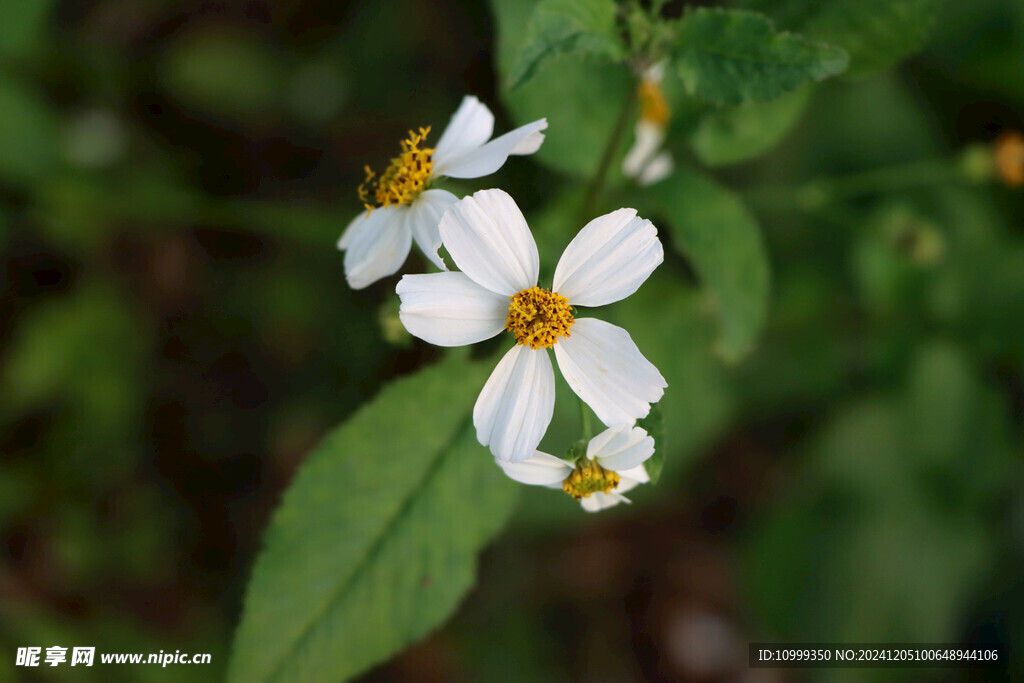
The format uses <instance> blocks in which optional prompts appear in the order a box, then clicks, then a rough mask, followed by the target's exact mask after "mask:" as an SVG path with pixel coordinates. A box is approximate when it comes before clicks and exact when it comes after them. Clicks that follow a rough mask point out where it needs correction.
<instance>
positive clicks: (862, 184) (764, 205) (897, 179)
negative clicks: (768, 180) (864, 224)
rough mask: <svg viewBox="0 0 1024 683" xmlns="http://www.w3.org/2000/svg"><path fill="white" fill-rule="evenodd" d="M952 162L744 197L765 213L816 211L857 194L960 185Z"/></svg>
mask: <svg viewBox="0 0 1024 683" xmlns="http://www.w3.org/2000/svg"><path fill="white" fill-rule="evenodd" d="M966 180H967V179H966V178H965V177H964V175H963V172H962V170H961V169H960V168H959V166H958V164H957V163H955V160H949V159H927V160H924V161H913V162H910V163H906V164H899V165H897V166H888V167H884V168H876V169H871V170H868V171H861V172H859V173H851V174H849V175H846V176H840V177H837V178H826V179H824V180H812V181H810V182H806V183H802V184H800V185H795V186H794V185H790V186H774V187H773V186H764V187H757V188H753V189H752V190H750V191H749V192H748V193H747V197H748V198H749V199H750V201H751V202H752V203H753V204H754V205H755V206H757V207H758V208H760V209H762V210H766V211H790V210H797V211H809V212H811V211H816V210H819V209H821V208H822V207H823V206H826V205H828V204H830V203H832V202H835V201H841V200H844V199H849V198H851V197H857V196H860V195H866V194H874V193H879V192H891V191H893V190H907V189H913V188H918V187H927V186H929V185H941V184H946V183H958V182H964V181H966Z"/></svg>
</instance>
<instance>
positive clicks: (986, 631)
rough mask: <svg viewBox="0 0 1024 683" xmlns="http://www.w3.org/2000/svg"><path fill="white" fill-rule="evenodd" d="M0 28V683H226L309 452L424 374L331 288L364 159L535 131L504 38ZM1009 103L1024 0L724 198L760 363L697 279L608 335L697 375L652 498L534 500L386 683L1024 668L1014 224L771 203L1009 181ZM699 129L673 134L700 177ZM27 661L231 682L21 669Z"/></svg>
mask: <svg viewBox="0 0 1024 683" xmlns="http://www.w3.org/2000/svg"><path fill="white" fill-rule="evenodd" d="M496 2H497V3H500V2H501V0H496ZM703 4H707V3H703ZM0 10H2V12H0V15H2V16H4V19H3V24H2V27H0V250H2V260H0V269H2V270H0V273H2V280H0V282H2V286H3V290H2V293H0V533H2V540H3V543H2V544H0V650H2V651H3V652H2V653H0V680H46V679H47V678H49V677H53V676H60V677H61V678H66V679H68V680H71V679H73V680H83V681H87V680H99V679H101V678H102V679H105V680H115V681H117V680H218V679H219V678H221V677H222V676H223V670H224V668H225V666H226V663H227V658H228V653H229V648H230V641H231V636H232V632H233V629H234V627H235V625H236V623H237V620H238V618H239V612H240V609H241V600H242V596H243V591H244V588H245V583H246V580H247V577H248V573H249V569H250V567H251V564H252V561H253V558H254V555H255V553H256V552H257V551H258V548H259V539H260V535H261V532H262V530H263V528H264V526H265V524H266V522H267V519H268V517H269V515H270V513H271V511H272V510H273V508H274V506H275V504H276V503H277V501H278V500H279V497H280V494H281V492H282V490H283V489H284V487H285V486H286V485H287V484H288V482H289V481H290V479H291V477H292V476H293V474H294V472H295V470H296V468H297V467H299V466H300V464H301V463H302V460H303V457H304V456H305V455H306V453H307V452H308V451H309V449H310V448H311V447H312V446H313V445H314V444H315V443H316V442H317V441H318V439H319V438H320V437H321V436H322V435H323V434H324V433H325V432H326V431H327V430H328V429H329V428H331V427H332V426H333V425H335V424H336V423H338V422H339V421H341V420H343V419H344V418H345V417H346V416H347V415H349V414H350V413H351V412H352V411H353V410H354V409H355V408H357V407H358V406H359V405H361V404H362V403H363V402H365V401H366V400H367V399H369V398H370V397H372V396H373V395H374V394H375V392H376V391H377V390H378V389H379V388H380V386H381V385H382V383H384V382H386V381H387V380H388V379H389V378H392V377H395V376H397V375H399V374H402V373H406V372H410V371H412V370H415V369H416V368H417V367H420V366H421V365H423V364H424V363H428V362H430V361H431V360H432V359H433V358H435V357H436V354H437V352H436V350H435V349H431V348H429V347H427V346H425V345H421V344H420V343H418V342H414V341H413V340H411V339H409V338H408V337H406V336H404V335H403V333H402V330H401V329H400V327H396V325H395V311H396V307H397V303H396V301H395V298H394V289H393V285H394V281H393V280H392V281H384V282H381V283H378V284H377V285H375V286H373V287H371V288H370V289H368V290H365V291H362V292H352V291H351V290H349V289H348V287H347V286H346V285H345V282H344V277H343V272H342V267H341V256H340V254H339V253H338V252H336V251H335V249H334V243H335V241H336V240H337V238H338V236H339V235H340V233H341V230H342V229H343V228H344V226H345V225H346V224H347V222H348V221H349V220H350V219H351V218H352V217H353V216H354V215H355V214H356V212H357V211H359V210H360V205H359V202H358V200H357V196H356V187H357V186H358V184H359V183H360V182H361V181H362V178H363V171H362V168H363V166H364V164H370V165H372V166H374V167H375V168H377V169H378V170H379V169H381V168H383V166H384V165H385V164H386V162H387V160H388V159H389V158H390V157H391V156H392V155H393V154H394V153H395V152H396V151H397V146H398V141H399V140H400V139H401V138H402V137H403V136H404V134H405V132H406V130H408V129H409V128H411V127H418V126H420V125H433V126H434V130H435V134H437V133H439V132H440V130H441V129H442V128H443V126H444V124H445V123H446V122H447V119H448V117H449V116H450V114H451V112H453V111H454V109H455V107H456V106H457V104H458V102H459V101H460V99H461V97H462V96H463V95H464V94H466V93H472V94H475V95H477V96H479V97H480V98H481V99H482V100H483V101H485V102H486V103H487V104H488V105H489V106H491V108H492V109H494V110H495V112H496V115H497V119H498V123H497V126H496V130H498V131H503V130H507V129H509V128H510V127H512V126H513V125H517V124H519V123H523V122H522V121H516V120H513V119H512V118H510V115H509V113H508V111H507V110H506V109H505V108H503V106H502V96H503V93H502V92H501V88H500V87H499V86H500V82H499V79H498V77H497V76H496V73H495V48H494V45H495V35H496V28H495V21H494V18H493V17H492V13H491V9H490V7H489V6H488V4H487V3H480V2H469V1H464V2H457V1H455V0H447V1H443V2H429V3H427V2H415V1H414V0H394V1H392V2H386V3H361V2H328V1H326V0H275V1H273V2H271V1H259V0H224V1H221V2H215V1H210V2H173V1H170V0H84V1H80V2H69V1H58V0H34V1H33V2H24V1H13V0H7V1H2V2H0ZM680 10H681V4H680V3H678V2H677V3H672V5H671V6H670V11H676V12H678V11H680ZM1022 74H1024V6H1022V5H1021V3H1019V2H1016V1H1015V0H982V1H980V2H976V3H971V4H967V3H955V2H948V3H946V4H945V5H943V9H942V12H941V13H940V15H939V17H938V20H937V21H936V25H935V28H934V32H933V36H932V39H931V41H930V42H929V45H928V47H927V49H926V50H925V51H924V52H923V53H922V54H920V55H918V56H916V57H915V58H913V59H911V60H910V61H909V62H907V63H905V64H904V65H902V66H901V67H900V68H898V69H897V70H895V71H893V72H889V73H886V74H884V75H881V76H876V77H873V78H870V79H866V80H863V79H862V80H850V81H844V80H837V81H834V82H829V83H827V84H825V85H824V86H823V87H821V88H819V89H817V90H816V91H815V92H814V93H813V94H812V95H810V96H809V97H810V100H811V101H810V103H809V105H808V106H807V109H806V111H804V113H803V114H802V115H801V116H800V118H799V121H798V122H797V123H796V124H795V125H794V126H793V129H792V131H791V132H790V133H789V134H788V135H787V136H786V137H785V138H784V139H783V140H782V142H781V144H779V145H777V146H776V147H775V148H773V149H772V150H771V151H769V152H768V153H767V154H765V155H764V156H763V157H761V158H760V159H758V160H757V161H753V162H748V163H743V164H738V165H731V166H727V167H724V168H720V169H716V171H715V173H716V174H717V175H718V177H719V178H720V179H721V180H722V182H724V183H725V184H727V185H729V186H730V187H732V188H734V189H736V190H737V191H739V192H740V193H741V194H742V195H743V196H745V197H747V198H748V200H749V204H750V206H751V208H752V210H753V211H754V213H755V214H756V215H757V216H758V218H759V219H760V221H761V223H762V226H763V228H764V234H765V239H766V242H767V244H768V249H769V253H770V257H771V261H772V266H773V270H774V272H773V285H772V287H773V290H772V307H771V311H770V314H769V322H768V329H767V331H766V332H765V334H764V335H763V337H762V338H761V340H760V342H759V344H758V346H757V348H756V349H755V350H754V351H753V352H752V353H751V354H750V355H749V356H747V357H746V358H745V359H743V360H742V361H741V362H739V363H732V364H730V363H726V362H723V360H721V359H720V358H719V357H718V356H717V355H716V354H715V352H714V343H713V342H714V336H715V330H716V324H717V323H716V321H715V316H714V310H713V307H712V306H710V305H709V302H708V300H707V298H706V296H705V293H704V292H703V290H702V289H701V287H700V283H699V281H698V280H697V278H696V277H695V276H694V275H693V273H692V271H689V270H688V269H687V264H686V263H683V262H680V263H674V264H669V265H668V267H671V268H675V269H676V270H677V271H679V272H680V273H682V274H683V276H684V277H681V278H679V279H677V280H675V281H673V285H672V286H676V287H678V286H680V285H679V284H678V283H679V282H682V283H683V285H682V286H684V287H685V291H684V293H683V294H682V295H677V296H676V297H675V298H674V299H673V304H672V306H670V307H661V306H659V301H660V299H659V297H658V292H659V291H660V290H659V289H658V288H659V287H664V286H666V284H665V282H664V281H663V282H662V283H661V284H658V282H655V281H653V280H652V284H651V285H650V287H651V288H652V289H651V293H650V294H649V295H648V296H647V297H646V298H641V299H639V300H638V301H639V303H637V304H636V307H635V308H632V309H631V308H629V306H626V307H625V309H623V310H622V311H621V312H620V315H621V316H622V317H624V318H630V317H633V318H637V319H643V320H645V321H648V323H647V324H648V325H651V324H652V323H651V322H650V321H656V324H657V325H664V326H666V327H669V328H671V330H672V338H671V339H670V340H669V343H667V344H666V343H665V342H664V341H662V342H661V344H662V346H661V347H658V346H657V344H656V342H655V341H654V340H653V339H651V340H648V341H647V342H646V343H647V344H648V346H645V341H644V340H643V339H642V338H638V343H639V344H640V346H641V348H642V349H645V351H646V352H648V353H649V354H650V355H651V356H652V357H653V358H654V360H655V361H656V363H657V364H659V366H661V365H662V364H671V365H672V368H673V372H674V373H675V374H676V375H678V376H681V377H685V381H684V382H681V383H676V384H674V385H673V386H671V387H670V389H669V391H671V392H673V394H674V396H675V399H674V400H675V403H674V405H675V406H676V409H675V411H674V412H673V413H672V414H668V415H666V416H665V420H666V423H667V424H668V425H669V429H668V431H669V434H670V436H671V438H672V440H671V441H670V443H669V445H668V448H667V450H666V465H665V473H664V477H663V479H662V482H661V483H660V484H659V485H658V486H657V487H650V490H646V491H640V492H638V493H637V495H636V496H635V500H636V502H635V504H634V505H633V506H631V507H630V508H628V509H620V510H615V511H613V512H610V513H607V514H601V515H598V516H588V515H584V514H583V513H581V512H579V511H578V509H577V508H576V507H575V505H574V504H573V502H572V501H571V500H569V499H568V498H567V497H562V496H556V495H554V494H552V493H550V492H547V491H528V490H524V491H523V496H522V506H521V508H522V509H521V510H520V511H519V512H518V513H517V514H516V515H515V517H514V518H513V522H512V523H511V525H510V526H509V528H508V529H507V530H506V531H505V533H504V534H503V535H502V536H501V537H499V539H498V540H497V541H496V543H494V544H493V546H492V547H491V548H490V549H489V550H488V551H487V552H486V553H485V554H484V556H483V557H482V558H481V566H480V573H479V584H478V586H477V588H476V589H475V590H474V591H473V592H472V593H471V594H470V595H469V596H468V598H467V599H466V600H465V602H464V603H463V605H462V607H461V608H460V610H459V612H458V613H457V614H456V616H455V617H454V618H453V619H452V620H451V621H450V622H449V623H448V624H447V625H446V626H444V627H443V628H442V629H440V630H439V631H437V632H436V633H434V634H433V635H432V636H430V637H429V638H428V639H427V640H425V641H423V642H421V643H420V644H418V645H416V646H414V647H413V648H412V649H410V650H409V651H407V652H406V653H404V654H402V655H401V656H399V657H398V658H396V659H395V660H393V661H392V662H390V663H387V664H384V665H382V666H381V667H379V668H377V669H375V670H373V671H371V672H369V673H368V674H367V675H366V676H365V678H364V680H366V681H405V680H424V681H453V680H479V681H522V680H537V681H542V680H543V681H547V680H551V681H570V680H574V681H612V680H614V681H631V680H652V681H732V680H744V681H789V680H811V679H813V680H818V679H822V680H831V679H833V678H834V679H844V680H875V679H879V680H888V679H890V678H896V679H900V680H978V681H980V680H1009V679H1012V678H1013V677H1015V676H1020V675H1021V674H1022V673H1024V655H1022V654H1020V653H1022V652H1024V630H1022V628H1021V621H1022V619H1024V582H1022V581H1021V573H1022V568H1024V564H1022V553H1024V505H1022V498H1021V496H1020V490H1021V489H1020V486H1021V455H1022V453H1024V448H1022V444H1024V194H1022V192H1021V190H1019V189H1017V190H1014V189H1012V188H1007V187H1004V186H1002V185H1000V184H999V183H998V182H975V183H971V182H968V181H967V180H966V179H965V178H966V176H964V177H959V176H958V177H957V178H953V179H950V180H948V181H947V180H941V181H937V182H927V183H924V184H918V183H914V182H903V181H901V178H903V176H902V175H901V174H900V172H898V171H897V172H893V173H890V174H889V175H888V176H885V175H884V174H883V176H882V178H883V180H882V181H876V182H875V183H874V186H873V187H871V188H868V189H864V188H856V187H854V188H852V189H851V191H850V192H849V194H848V196H846V197H845V198H844V199H843V200H842V201H839V202H835V203H833V204H830V205H828V206H825V207H821V206H817V205H816V204H815V202H814V201H813V195H811V197H812V198H811V199H810V200H807V201H805V202H804V204H803V205H802V206H798V207H794V205H793V204H792V203H789V204H786V202H780V201H779V200H778V196H779V195H778V194H777V193H776V192H775V191H773V190H771V189H765V188H772V187H778V186H780V185H783V186H790V187H796V188H798V189H799V188H803V194H801V193H800V192H797V196H800V197H804V198H805V199H806V198H807V196H808V195H807V192H810V191H812V190H813V186H812V187H811V190H808V186H806V185H805V183H807V182H808V181H814V180H815V179H819V178H822V177H826V176H842V175H844V174H849V173H855V172H858V171H864V170H869V169H877V168H886V167H890V166H893V165H900V164H906V163H910V162H915V161H920V160H925V161H928V160H935V159H939V160H942V159H946V160H949V159H955V158H956V155H957V154H959V153H960V152H961V151H962V150H964V149H966V148H968V147H969V146H971V145H980V147H978V149H980V150H985V149H988V147H986V145H989V144H990V143H991V142H992V141H993V140H994V139H995V138H996V137H997V136H998V135H999V134H1000V132H1002V131H1004V130H1006V129H1015V128H1016V129H1020V128H1022V127H1024V78H1022ZM553 106H555V105H554V104H553ZM618 106H619V105H618V103H617V102H609V103H608V107H609V109H611V110H615V111H617V109H618ZM692 123H693V122H692V121H688V120H687V119H686V117H681V120H679V121H677V123H676V126H675V128H674V129H673V134H672V141H673V145H674V148H675V151H676V153H677V155H679V157H680V158H681V159H685V158H686V157H687V154H688V145H689V144H690V143H691V142H692V140H693V135H692V134H693V131H692V129H690V128H688V126H690V125H692ZM548 132H549V135H550V136H555V135H562V136H567V135H570V134H571V131H557V130H555V129H554V128H552V129H551V130H549V131H548ZM982 156H983V155H982ZM571 182H572V181H571V180H569V179H566V178H564V177H562V176H560V175H558V174H557V173H556V172H555V171H553V170H549V169H548V168H547V167H546V166H545V165H544V164H543V162H538V160H536V159H520V160H515V161H514V162H513V163H510V164H508V165H507V166H506V167H505V168H504V169H502V171H501V172H500V174H498V175H496V176H494V177H491V178H487V179H482V180H481V181H479V183H480V184H476V185H470V184H466V186H465V187H463V186H459V188H460V190H464V191H470V190H472V189H476V188H478V187H490V186H501V187H504V188H506V189H508V190H509V191H510V192H511V193H512V194H513V196H515V197H516V198H517V201H518V202H519V204H520V206H522V207H523V208H524V211H525V212H526V215H527V216H528V217H529V216H530V215H531V211H539V210H541V209H542V208H543V207H544V206H545V204H546V202H548V201H549V200H550V199H551V198H552V197H555V196H557V195H558V193H559V192H560V191H561V189H563V188H566V187H570V186H571V185H570V183H571ZM848 189H849V188H848ZM610 208H614V207H610ZM651 218H653V219H655V222H656V223H657V217H656V216H651ZM578 227H579V226H575V225H573V226H565V227H564V230H565V233H564V239H563V243H564V241H567V240H568V239H569V237H570V236H571V234H573V232H574V231H575V230H576V229H577V228H578ZM555 253H557V252H555ZM412 258H413V259H416V258H417V257H416V256H415V255H414V256H413V257H412ZM421 267H422V261H420V262H416V261H413V262H412V263H411V264H410V268H421ZM640 336H642V335H640ZM648 349H649V350H648ZM482 457H483V454H482ZM354 485H358V482H355V483H354ZM763 640H779V641H786V640H788V641H801V640H802V641H819V642H839V641H892V642H900V641H902V642H906V641H922V642H964V643H976V644H981V643H992V642H995V643H1003V644H1007V645H1009V646H1010V648H1011V653H1012V654H1013V653H1014V652H1015V653H1017V654H1015V655H1013V656H1012V659H1013V660H1014V661H1013V662H1012V663H1011V665H1010V666H1008V667H1006V668H1004V669H1001V670H989V671H975V672H971V673H967V672H965V671H957V670H949V671H944V672H943V671H937V670H931V671H924V672H922V671H916V672H914V671H912V672H910V675H909V676H908V675H907V673H906V672H899V671H895V672H894V671H873V672H872V671H865V670H860V671H855V672H852V673H851V672H818V673H814V672H810V673H811V674H813V675H805V674H800V673H794V672H787V671H780V670H759V671H750V670H747V668H746V657H747V654H746V644H747V643H748V642H749V641H763ZM26 645H38V646H43V647H46V646H49V645H65V646H74V645H94V646H96V647H97V649H98V650H100V651H106V652H156V651H158V650H164V651H173V650H176V649H180V650H182V651H186V652H189V651H190V652H210V653H212V654H213V664H211V665H209V666H203V667H188V666H177V667H170V668H168V669H165V670H160V671H155V670H150V669H145V668H142V667H134V668H133V667H130V666H121V667H94V668H93V669H89V670H82V669H81V668H78V669H76V670H74V671H71V670H68V669H67V668H63V669H61V670H60V671H56V670H50V671H46V670H43V669H39V670H35V671H29V670H25V669H15V668H14V666H13V663H14V654H15V650H16V648H17V647H19V646H26ZM805 673H806V672H805ZM844 674H845V675H846V677H845V678H844Z"/></svg>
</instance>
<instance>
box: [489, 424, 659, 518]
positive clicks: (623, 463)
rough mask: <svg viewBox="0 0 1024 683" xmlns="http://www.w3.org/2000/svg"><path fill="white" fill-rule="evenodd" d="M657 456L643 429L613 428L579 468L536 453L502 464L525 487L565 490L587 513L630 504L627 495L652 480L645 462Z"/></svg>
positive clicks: (596, 439)
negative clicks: (627, 492) (525, 458)
mask: <svg viewBox="0 0 1024 683" xmlns="http://www.w3.org/2000/svg"><path fill="white" fill-rule="evenodd" d="M652 455H654V439H653V438H651V437H650V436H648V435H647V432H645V431H644V430H643V429H641V428H640V427H633V428H630V427H625V426H622V427H611V428H609V429H606V430H604V431H603V432H601V433H600V434H598V435H597V436H595V437H594V438H593V439H591V440H590V442H589V443H588V444H587V457H586V458H582V459H581V460H580V462H579V463H578V464H576V465H574V464H573V463H571V462H569V461H567V460H562V459H561V458H556V457H555V456H553V455H548V454H547V453H543V452H541V451H536V452H535V453H534V454H533V456H532V457H530V458H529V459H527V460H524V461H522V462H504V461H501V460H497V461H496V462H497V463H498V465H500V466H501V469H503V470H504V471H505V474H507V475H508V476H509V477H511V478H512V479H515V480H516V481H518V482H522V483H523V484H534V485H537V486H546V487H548V488H552V489H562V490H563V491H565V492H566V493H568V494H569V495H570V496H572V497H573V498H575V499H576V500H578V501H580V504H581V505H582V506H583V509H584V510H586V511H587V512H597V511H598V510H604V509H605V508H610V507H612V506H613V505H617V504H619V503H628V502H629V499H628V498H626V497H625V496H624V495H622V494H623V493H625V492H626V491H629V490H630V489H632V488H634V487H636V486H637V485H638V484H646V483H647V482H648V481H650V478H649V477H648V476H647V470H646V469H645V468H644V465H643V463H644V462H646V461H647V459H648V458H650V457H651V456H652Z"/></svg>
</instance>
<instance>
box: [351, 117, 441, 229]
mask: <svg viewBox="0 0 1024 683" xmlns="http://www.w3.org/2000/svg"><path fill="white" fill-rule="evenodd" d="M429 132H430V127H429V126H428V127H426V128H420V132H419V133H414V132H413V131H411V130H410V131H409V137H408V138H406V139H405V140H402V153H401V154H399V155H398V156H397V157H395V158H394V159H392V160H391V164H389V165H388V167H387V169H386V170H385V171H384V173H383V174H382V175H381V176H380V178H378V179H377V180H374V178H375V177H376V175H377V174H376V173H374V172H373V170H371V169H370V167H369V166H367V167H366V180H364V181H363V184H362V185H360V186H359V199H360V200H361V201H362V202H363V205H364V206H365V207H366V208H367V212H370V211H373V210H374V209H376V208H380V207H387V206H391V205H392V204H394V205H401V204H411V203H412V201H413V200H414V199H416V197H418V196H419V194H420V192H423V190H424V189H426V185H427V181H428V180H430V172H431V170H433V168H434V150H433V149H432V148H429V147H428V148H424V149H420V145H421V144H422V143H423V141H424V140H426V138H427V134H428V133H429Z"/></svg>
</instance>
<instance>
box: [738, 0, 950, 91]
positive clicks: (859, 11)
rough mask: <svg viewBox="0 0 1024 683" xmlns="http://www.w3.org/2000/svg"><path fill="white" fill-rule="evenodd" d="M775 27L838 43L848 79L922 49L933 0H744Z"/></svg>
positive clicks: (877, 69) (746, 5)
mask: <svg viewBox="0 0 1024 683" xmlns="http://www.w3.org/2000/svg"><path fill="white" fill-rule="evenodd" d="M740 4H741V5H743V6H744V7H747V8H749V9H753V10H757V11H759V12H764V13H765V14H767V15H768V16H770V17H772V18H773V19H774V20H775V21H776V22H777V23H778V25H779V27H781V28H784V29H786V30H791V31H799V32H800V33H801V34H803V35H806V36H807V37H808V38H810V39H812V40H821V41H823V42H826V43H828V44H830V45H837V46H839V47H841V48H843V49H844V50H846V51H847V52H848V53H849V55H850V70H849V72H848V75H851V76H863V75H865V74H869V73H871V72H874V71H879V70H882V69H887V68H889V67H890V66H892V65H893V64H895V63H896V62H898V61H900V60H901V59H903V58H904V57H907V56H908V55H910V54H913V53H914V52H916V51H918V50H919V49H921V47H922V46H923V45H924V43H925V40H926V39H927V38H928V34H929V32H930V31H931V27H932V25H933V24H934V23H935V22H934V18H935V17H934V13H935V7H936V5H937V4H938V2H937V0H828V1H827V2H821V0H743V2H741V3H740Z"/></svg>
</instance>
